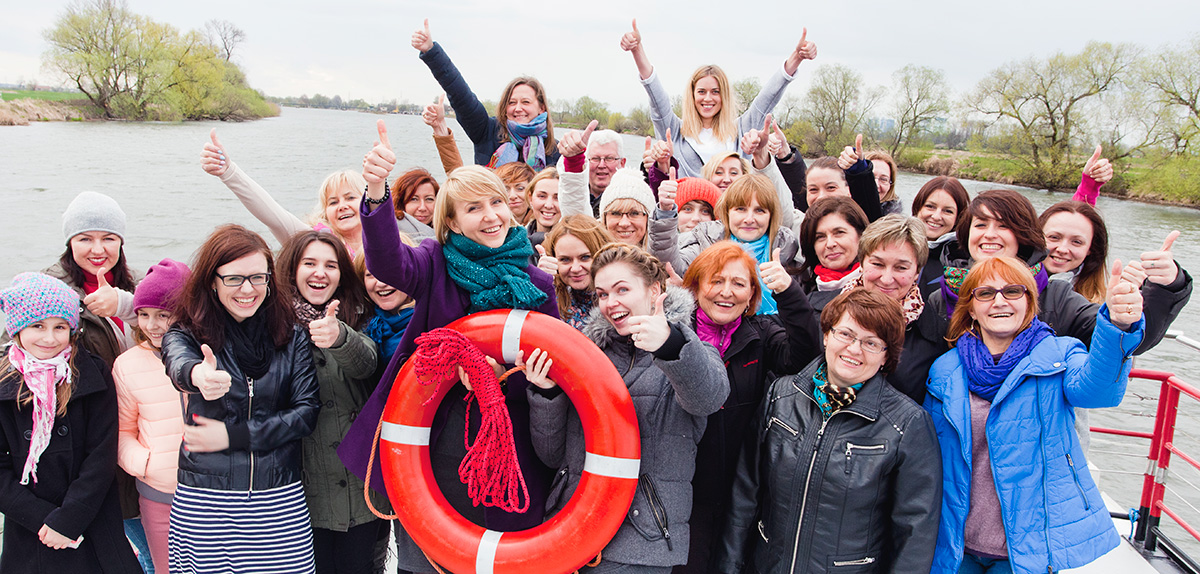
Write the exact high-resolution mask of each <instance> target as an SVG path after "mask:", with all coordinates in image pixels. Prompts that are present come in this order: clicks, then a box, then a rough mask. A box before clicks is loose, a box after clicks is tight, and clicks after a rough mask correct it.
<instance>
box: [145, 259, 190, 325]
mask: <svg viewBox="0 0 1200 574" xmlns="http://www.w3.org/2000/svg"><path fill="white" fill-rule="evenodd" d="M191 275H192V270H191V269H189V268H188V266H187V265H185V264H183V263H180V262H178V261H175V260H173V259H163V260H162V261H159V262H158V263H155V264H154V266H153V267H151V268H150V271H147V272H146V277H145V278H144V279H142V281H141V283H138V286H137V289H136V290H134V292H133V312H135V313H136V312H137V311H138V310H139V309H142V308H145V307H153V308H155V309H162V310H164V311H174V310H175V307H176V305H178V301H176V299H175V298H176V297H177V296H178V295H179V292H180V291H181V290H182V289H183V284H184V283H186V282H187V280H188V277H190V276H191Z"/></svg>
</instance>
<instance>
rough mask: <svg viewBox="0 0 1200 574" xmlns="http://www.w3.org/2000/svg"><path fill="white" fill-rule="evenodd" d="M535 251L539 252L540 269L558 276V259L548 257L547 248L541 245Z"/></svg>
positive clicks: (538, 264)
mask: <svg viewBox="0 0 1200 574" xmlns="http://www.w3.org/2000/svg"><path fill="white" fill-rule="evenodd" d="M535 249H537V252H538V263H537V266H538V269H541V270H542V271H545V272H546V273H549V274H551V275H558V259H555V258H554V257H551V256H549V255H546V248H545V247H542V246H541V245H537V246H535Z"/></svg>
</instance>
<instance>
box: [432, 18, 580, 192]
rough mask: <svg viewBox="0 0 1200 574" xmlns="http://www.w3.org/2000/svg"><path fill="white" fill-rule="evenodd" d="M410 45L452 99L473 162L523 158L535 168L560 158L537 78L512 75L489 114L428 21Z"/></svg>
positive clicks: (494, 162)
mask: <svg viewBox="0 0 1200 574" xmlns="http://www.w3.org/2000/svg"><path fill="white" fill-rule="evenodd" d="M412 47H413V48H416V49H417V50H418V51H420V52H421V61H423V62H425V65H426V66H429V71H430V72H432V73H433V77H434V79H436V80H437V82H438V84H439V85H441V86H442V89H443V90H445V91H446V96H447V97H449V98H450V107H452V108H454V113H455V119H457V120H458V124H459V125H461V126H462V128H463V131H464V132H466V134H467V137H468V138H470V139H471V143H472V144H473V145H474V147H475V163H476V164H477V165H486V166H487V167H490V168H497V167H500V166H502V165H504V164H507V163H512V162H522V163H524V164H526V165H528V166H529V167H531V168H533V170H534V171H541V170H542V169H543V168H545V167H546V166H552V165H554V164H556V163H558V153H557V151H555V143H554V122H552V121H551V119H550V113H549V110H548V108H547V102H549V98H547V97H546V92H545V90H544V89H543V88H542V84H541V82H538V81H537V80H536V79H534V78H529V77H519V78H514V79H513V80H512V81H511V82H509V83H508V86H506V87H505V88H504V93H503V94H501V96H500V100H499V102H497V104H496V116H495V117H491V116H488V113H487V110H486V109H484V107H483V104H482V103H480V102H479V98H478V97H476V96H475V93H474V92H472V91H471V88H469V87H468V86H467V82H466V80H464V79H463V77H462V74H460V73H459V71H458V68H456V67H455V66H454V63H453V62H451V61H450V56H448V55H446V52H445V50H443V49H442V46H441V45H440V44H437V43H436V42H434V41H433V34H431V33H430V32H429V20H425V27H424V29H422V30H417V31H416V32H413V35H412Z"/></svg>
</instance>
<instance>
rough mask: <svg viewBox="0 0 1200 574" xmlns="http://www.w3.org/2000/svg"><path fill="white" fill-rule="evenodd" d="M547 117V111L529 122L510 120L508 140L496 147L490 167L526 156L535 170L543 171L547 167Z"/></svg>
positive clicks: (527, 161) (526, 160) (528, 162)
mask: <svg viewBox="0 0 1200 574" xmlns="http://www.w3.org/2000/svg"><path fill="white" fill-rule="evenodd" d="M546 118H547V116H546V112H542V113H540V114H538V116H537V117H536V118H533V121H531V122H529V123H527V124H518V123H517V122H514V121H512V120H508V141H506V142H504V143H503V144H501V145H500V147H498V148H496V152H495V153H493V154H492V160H491V161H489V162H488V164H487V166H488V168H490V169H496V168H498V167H500V166H502V165H504V164H506V163H513V162H516V161H521V158H522V157H524V158H525V163H526V164H528V165H529V167H531V168H533V171H542V169H543V168H545V167H546V134H547V129H546ZM518 150H520V151H518Z"/></svg>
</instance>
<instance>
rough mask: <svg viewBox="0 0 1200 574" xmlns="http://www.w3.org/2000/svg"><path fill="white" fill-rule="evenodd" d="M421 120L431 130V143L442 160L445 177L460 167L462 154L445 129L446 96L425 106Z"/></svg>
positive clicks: (452, 137)
mask: <svg viewBox="0 0 1200 574" xmlns="http://www.w3.org/2000/svg"><path fill="white" fill-rule="evenodd" d="M421 119H422V120H424V121H425V125H427V126H429V127H431V128H433V143H434V145H436V146H437V151H438V158H439V159H441V160H442V170H443V171H445V172H446V175H450V172H452V171H454V170H456V169H458V168H460V167H462V166H463V160H462V154H461V153H459V151H458V144H457V143H456V142H455V141H454V133H453V132H451V131H450V128H448V127H446V94H442V95H441V97H439V98H438V102H437V103H436V104H429V105H428V106H425V112H424V113H422V114H421Z"/></svg>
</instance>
